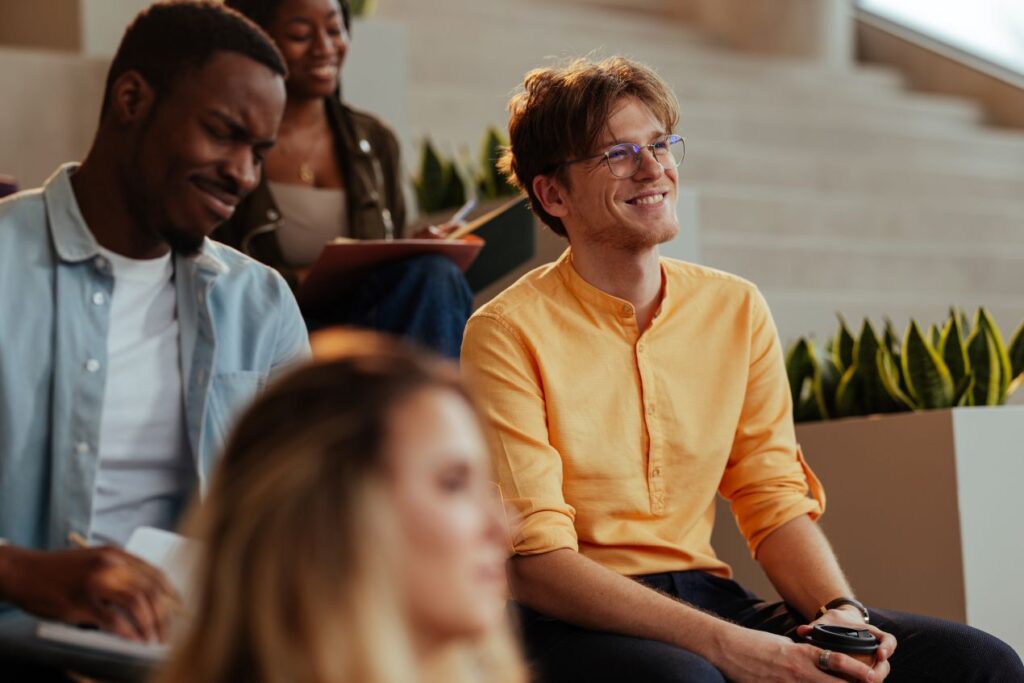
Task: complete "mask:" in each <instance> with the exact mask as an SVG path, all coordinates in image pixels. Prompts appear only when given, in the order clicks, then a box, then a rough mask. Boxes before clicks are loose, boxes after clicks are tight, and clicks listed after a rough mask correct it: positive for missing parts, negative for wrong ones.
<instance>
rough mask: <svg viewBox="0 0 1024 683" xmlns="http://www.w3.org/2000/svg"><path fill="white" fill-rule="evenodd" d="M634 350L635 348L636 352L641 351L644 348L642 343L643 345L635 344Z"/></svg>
mask: <svg viewBox="0 0 1024 683" xmlns="http://www.w3.org/2000/svg"><path fill="white" fill-rule="evenodd" d="M636 350H637V353H641V352H643V350H644V345H643V344H637V345H636Z"/></svg>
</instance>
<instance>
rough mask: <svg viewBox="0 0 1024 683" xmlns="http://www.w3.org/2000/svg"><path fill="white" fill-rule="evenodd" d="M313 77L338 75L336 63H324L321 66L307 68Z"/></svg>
mask: <svg viewBox="0 0 1024 683" xmlns="http://www.w3.org/2000/svg"><path fill="white" fill-rule="evenodd" d="M309 73H311V74H312V75H313V76H314V77H315V78H323V79H328V78H334V77H335V76H337V75H338V65H337V64H324V65H323V66H316V67H313V68H312V69H310V70H309Z"/></svg>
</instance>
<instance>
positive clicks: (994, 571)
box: [714, 406, 1024, 654]
mask: <svg viewBox="0 0 1024 683" xmlns="http://www.w3.org/2000/svg"><path fill="white" fill-rule="evenodd" d="M797 439H798V440H799V441H800V444H801V446H802V447H803V449H804V453H805V455H806V457H807V461H808V463H809V464H810V466H811V468H812V469H813V470H814V471H815V472H816V473H817V475H818V476H819V477H820V478H821V480H822V483H823V484H824V487H825V494H826V496H827V509H826V511H825V515H824V517H822V519H821V523H822V527H823V528H824V530H825V532H826V533H827V534H828V537H829V540H830V541H831V542H832V545H833V547H834V548H835V551H836V554H837V555H838V556H839V561H840V563H841V565H842V567H843V569H844V570H845V572H846V574H847V576H848V577H849V579H850V583H851V584H852V586H853V588H854V590H856V591H857V595H858V597H860V598H861V599H862V600H863V601H864V602H865V603H867V604H868V605H874V606H876V607H886V608H890V609H896V610H902V611H907V612H916V613H919V614H927V615H931V616H936V617H942V618H945V619H952V620H954V621H959V622H964V623H967V624H970V625H972V626H976V627H978V628H980V629H983V630H985V631H988V632H989V633H992V634H994V635H997V636H999V637H1000V638H1002V639H1003V640H1005V641H1006V642H1007V643H1009V644H1010V645H1011V646H1012V647H1013V648H1014V649H1016V650H1017V652H1018V653H1022V654H1024V580H1022V577H1024V406H1003V407H998V408H957V409H954V410H941V411H931V412H923V413H907V414H899V415H890V416H876V417H868V418H853V419H846V420H837V421H832V422H820V423H812V424H804V425H800V426H798V427H797ZM718 514H719V520H720V523H719V524H718V525H716V526H717V529H716V534H715V538H714V544H715V548H716V550H717V551H718V553H719V555H720V556H721V557H722V558H723V559H724V560H725V561H727V562H729V563H730V564H731V565H732V566H733V568H734V569H735V571H736V577H737V580H738V581H740V582H741V583H743V584H744V585H747V586H748V587H749V588H750V589H751V590H753V591H755V592H757V593H759V594H762V595H765V596H772V595H773V591H772V590H771V586H770V584H769V583H768V582H767V580H766V579H765V578H764V576H763V574H762V573H761V571H760V568H759V567H758V566H757V565H756V564H755V563H753V561H752V560H751V559H750V555H749V553H748V552H747V550H746V546H745V545H744V544H743V543H742V540H741V539H740V538H739V534H738V532H737V531H736V530H735V525H733V524H730V523H729V521H728V520H729V512H728V508H727V507H726V506H724V505H721V504H720V505H719V508H718Z"/></svg>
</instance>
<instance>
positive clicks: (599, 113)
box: [498, 57, 679, 237]
mask: <svg viewBox="0 0 1024 683" xmlns="http://www.w3.org/2000/svg"><path fill="white" fill-rule="evenodd" d="M623 97H635V98H637V99H638V100H640V101H641V102H643V103H644V104H645V105H647V107H648V108H649V109H650V110H651V113H653V114H654V116H655V117H656V118H657V119H658V120H659V121H661V122H662V123H663V124H664V126H665V130H666V132H668V131H672V130H673V129H674V128H675V126H676V123H677V122H678V120H679V103H678V101H677V100H676V97H675V95H673V94H672V91H671V90H670V89H669V87H668V84H666V83H665V81H663V80H662V79H661V77H660V76H658V74H656V73H655V72H654V71H653V70H652V69H650V68H649V67H647V66H644V65H643V64H640V63H638V62H634V61H632V60H629V59H626V58H624V57H610V58H608V59H604V60H601V61H596V62H595V61H592V60H589V59H576V60H573V61H572V62H569V63H568V64H566V65H565V66H561V67H550V68H544V69H534V70H533V71H531V72H529V73H528V74H526V78H524V79H523V85H522V89H521V90H520V91H519V92H517V93H516V94H515V95H513V96H512V99H511V100H509V103H508V111H509V120H508V133H509V141H510V144H509V147H508V148H507V149H506V150H505V151H504V153H503V154H502V156H501V159H499V161H498V167H499V169H500V170H501V171H502V173H504V174H505V176H506V177H507V178H508V179H509V182H511V183H512V184H514V185H516V186H517V187H519V188H521V189H523V190H525V191H526V193H527V194H528V195H529V196H530V204H531V205H532V207H533V210H534V212H535V213H536V214H537V215H538V216H539V217H540V219H541V220H542V221H544V223H545V225H547V226H548V227H549V228H551V230H552V231H554V232H555V233H556V234H558V235H561V236H562V237H566V236H567V235H566V232H565V226H564V225H562V221H561V220H559V219H558V218H555V217H554V216H552V215H551V214H549V213H547V212H546V211H545V210H544V208H543V207H542V206H541V204H540V202H539V201H537V197H536V195H535V194H534V191H533V180H534V178H536V177H537V176H539V175H550V174H554V175H555V177H556V178H558V180H559V181H560V182H561V183H562V184H564V185H565V186H566V187H568V175H567V174H566V173H565V172H564V171H565V169H564V166H562V165H561V164H562V162H564V161H566V160H567V159H575V158H579V157H584V156H588V155H590V154H594V153H595V150H594V147H595V146H596V145H597V143H598V140H599V139H600V137H601V134H602V132H603V131H604V129H605V126H607V124H608V118H609V116H611V114H612V109H613V107H614V106H615V104H616V103H617V102H618V101H619V100H620V99H622V98H623Z"/></svg>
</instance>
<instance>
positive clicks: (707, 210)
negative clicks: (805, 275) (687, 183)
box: [684, 184, 1024, 249]
mask: <svg viewBox="0 0 1024 683" xmlns="http://www.w3.org/2000/svg"><path fill="white" fill-rule="evenodd" d="M698 194H699V199H698V210H699V214H700V231H701V235H702V237H703V238H704V239H705V240H708V239H717V238H718V236H719V235H726V236H743V239H746V237H747V236H750V235H754V236H763V235H770V236H772V237H775V236H778V237H779V238H797V237H799V238H804V237H819V236H828V237H832V238H835V239H844V240H845V239H863V240H890V241H892V242H907V241H917V242H918V243H922V244H928V243H942V244H952V243H963V242H967V241H970V242H971V243H974V244H984V245H1007V246H1010V247H1014V248H1018V249H1019V248H1024V225H1022V222H1024V221H1022V216H1024V199H1021V200H1020V201H1016V202H1014V201H1010V202H1002V203H999V202H991V201H977V202H964V201H961V200H959V199H956V198H951V199H936V200H935V201H930V202H915V201H912V200H909V199H904V198H888V199H883V198H877V197H868V196H865V195H863V194H853V193H835V194H832V193H830V194H827V195H823V194H820V193H813V192H810V191H807V190H801V189H797V190H785V191H780V190H775V189H766V188H763V187H760V186H754V187H750V186H740V185H712V184H709V185H701V186H700V188H699V193H698ZM684 229H685V226H684Z"/></svg>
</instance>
